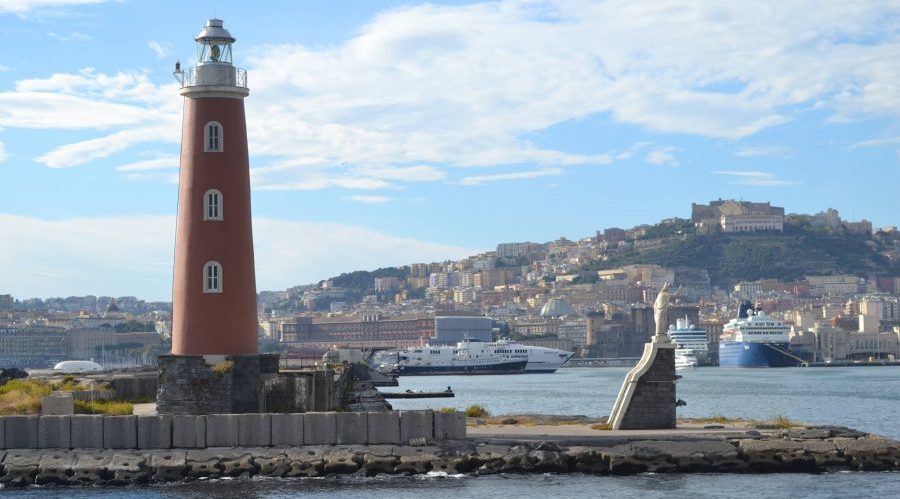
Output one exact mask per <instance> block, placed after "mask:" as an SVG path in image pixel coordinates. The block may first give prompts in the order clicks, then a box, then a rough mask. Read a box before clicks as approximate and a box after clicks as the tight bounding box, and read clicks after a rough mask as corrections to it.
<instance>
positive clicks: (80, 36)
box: [47, 31, 93, 42]
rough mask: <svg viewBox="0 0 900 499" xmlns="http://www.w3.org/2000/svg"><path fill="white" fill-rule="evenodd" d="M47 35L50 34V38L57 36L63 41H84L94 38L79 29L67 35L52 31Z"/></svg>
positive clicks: (56, 37)
mask: <svg viewBox="0 0 900 499" xmlns="http://www.w3.org/2000/svg"><path fill="white" fill-rule="evenodd" d="M47 36H49V37H50V38H55V39H57V40H59V41H61V42H84V41H87V40H92V39H93V37H92V36H91V35H86V34H84V33H79V32H77V31H73V32H71V33H68V34H65V35H63V34H60V33H55V32H53V31H50V32H49V33H47Z"/></svg>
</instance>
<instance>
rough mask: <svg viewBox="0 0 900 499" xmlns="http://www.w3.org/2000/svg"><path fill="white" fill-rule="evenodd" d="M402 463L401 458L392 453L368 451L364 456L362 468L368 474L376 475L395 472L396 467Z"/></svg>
mask: <svg viewBox="0 0 900 499" xmlns="http://www.w3.org/2000/svg"><path fill="white" fill-rule="evenodd" d="M398 464H400V458H399V457H397V456H392V455H390V453H388V454H387V455H384V454H380V453H379V454H373V453H371V452H366V453H364V454H363V457H362V469H363V472H364V473H365V474H366V475H367V476H375V475H377V474H379V473H394V469H395V467H396V466H397V465H398Z"/></svg>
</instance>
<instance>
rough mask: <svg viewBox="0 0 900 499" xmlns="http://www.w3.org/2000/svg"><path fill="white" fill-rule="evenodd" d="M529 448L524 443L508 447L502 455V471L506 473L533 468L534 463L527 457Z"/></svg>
mask: <svg viewBox="0 0 900 499" xmlns="http://www.w3.org/2000/svg"><path fill="white" fill-rule="evenodd" d="M529 452H531V449H530V448H529V447H527V446H524V445H516V446H514V447H510V449H509V451H507V453H506V455H505V456H503V468H502V469H503V471H504V472H506V473H518V472H527V471H532V470H534V463H533V462H532V460H531V458H530V457H529V455H528V454H529Z"/></svg>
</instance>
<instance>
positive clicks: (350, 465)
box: [325, 449, 362, 475]
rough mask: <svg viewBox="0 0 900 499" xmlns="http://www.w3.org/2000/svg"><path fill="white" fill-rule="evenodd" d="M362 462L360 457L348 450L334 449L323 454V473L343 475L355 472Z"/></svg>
mask: <svg viewBox="0 0 900 499" xmlns="http://www.w3.org/2000/svg"><path fill="white" fill-rule="evenodd" d="M361 462H362V455H360V456H359V457H357V453H356V452H354V451H353V450H350V449H334V450H333V451H332V452H329V453H327V454H325V473H326V474H328V475H331V474H335V475H343V474H350V473H354V472H356V470H358V469H359V465H360V463H361Z"/></svg>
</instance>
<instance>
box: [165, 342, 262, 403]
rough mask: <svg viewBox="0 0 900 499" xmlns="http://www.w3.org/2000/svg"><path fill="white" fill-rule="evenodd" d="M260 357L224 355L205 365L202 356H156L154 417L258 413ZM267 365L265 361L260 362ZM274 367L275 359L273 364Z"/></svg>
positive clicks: (260, 384)
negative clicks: (222, 359)
mask: <svg viewBox="0 0 900 499" xmlns="http://www.w3.org/2000/svg"><path fill="white" fill-rule="evenodd" d="M260 357H261V356H260V355H228V356H226V357H225V359H224V361H222V362H219V363H217V364H209V363H207V361H206V359H205V358H204V357H203V356H202V355H160V356H159V382H158V391H157V394H156V412H157V413H158V414H240V413H249V412H261V407H260V392H261V388H262V380H261V374H260V364H261V362H260ZM262 363H263V364H268V362H267V361H264V362H262ZM275 363H276V365H277V360H276V361H275Z"/></svg>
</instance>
